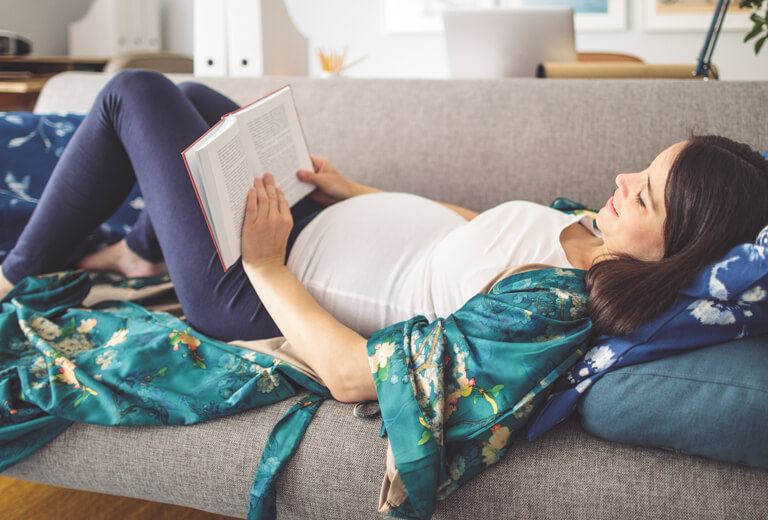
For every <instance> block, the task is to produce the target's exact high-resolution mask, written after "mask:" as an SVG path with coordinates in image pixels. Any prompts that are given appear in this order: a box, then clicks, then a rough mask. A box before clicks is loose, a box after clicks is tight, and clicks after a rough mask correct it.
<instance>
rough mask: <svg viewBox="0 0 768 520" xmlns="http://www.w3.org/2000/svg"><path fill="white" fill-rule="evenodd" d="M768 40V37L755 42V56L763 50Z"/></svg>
mask: <svg viewBox="0 0 768 520" xmlns="http://www.w3.org/2000/svg"><path fill="white" fill-rule="evenodd" d="M766 39H768V35H766V36H763V37H762V38H760V39H759V40H757V41H756V42H755V54H757V53H759V52H760V49H762V48H763V44H764V43H765V40H766Z"/></svg>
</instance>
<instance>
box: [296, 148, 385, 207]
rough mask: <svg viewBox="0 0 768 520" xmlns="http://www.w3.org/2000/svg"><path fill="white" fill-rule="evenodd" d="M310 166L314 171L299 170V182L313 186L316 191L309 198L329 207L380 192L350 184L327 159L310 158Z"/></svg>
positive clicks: (353, 183)
mask: <svg viewBox="0 0 768 520" xmlns="http://www.w3.org/2000/svg"><path fill="white" fill-rule="evenodd" d="M312 166H313V167H314V169H315V171H314V172H310V171H307V170H299V171H298V173H297V176H298V177H299V180H301V181H304V182H308V183H310V184H314V185H315V186H317V189H316V190H315V191H314V192H312V194H311V195H310V197H311V198H312V199H313V200H315V201H317V202H319V203H321V204H325V205H326V206H327V205H330V204H333V203H334V202H339V201H341V200H345V199H348V198H350V197H355V196H357V195H363V194H365V193H376V192H378V191H380V190H377V189H375V188H371V187H368V186H364V185H362V184H358V183H356V182H352V181H350V180H349V179H347V178H346V177H342V176H341V174H340V173H339V172H338V171H336V168H334V167H333V166H332V165H331V163H330V162H328V159H325V158H323V157H316V156H314V155H313V156H312Z"/></svg>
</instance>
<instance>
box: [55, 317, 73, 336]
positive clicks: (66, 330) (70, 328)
mask: <svg viewBox="0 0 768 520" xmlns="http://www.w3.org/2000/svg"><path fill="white" fill-rule="evenodd" d="M73 330H75V318H72V321H70V322H69V323H68V324H67V325H65V326H64V327H62V329H61V336H60V337H59V339H62V340H63V339H67V338H68V337H69V336H71V335H72V331H73Z"/></svg>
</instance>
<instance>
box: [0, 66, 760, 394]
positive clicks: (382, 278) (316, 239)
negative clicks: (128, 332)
mask: <svg viewBox="0 0 768 520" xmlns="http://www.w3.org/2000/svg"><path fill="white" fill-rule="evenodd" d="M236 108H237V106H236V105H235V104H234V103H233V102H232V101H230V100H229V99H227V98H226V97H224V96H222V95H220V94H218V93H216V92H214V91H212V90H210V89H208V88H206V87H204V86H201V85H198V84H182V85H180V86H178V87H177V86H176V85H174V84H173V83H172V82H170V81H169V80H167V79H166V78H165V77H163V76H162V75H160V74H155V73H151V72H146V71H126V72H122V73H120V74H118V75H117V76H116V77H114V78H113V79H112V80H110V82H109V83H108V84H107V85H106V86H105V87H104V89H103V90H102V92H101V93H100V94H99V96H98V97H97V99H96V101H95V103H94V105H93V108H92V109H91V111H90V113H89V114H88V115H87V117H86V118H85V120H84V121H83V123H82V124H81V126H80V127H79V129H78V130H77V132H76V134H75V136H74V137H73V139H72V141H71V142H70V143H69V145H68V147H67V148H66V150H65V152H64V154H63V155H62V157H61V159H60V161H59V162H58V164H57V166H56V168H55V170H54V172H53V174H52V177H51V179H50V182H49V184H48V185H47V187H46V189H45V192H44V194H43V195H42V198H41V200H40V203H39V205H38V207H37V208H36V210H35V212H34V214H33V216H32V218H31V219H30V221H29V223H28V225H27V227H26V228H25V230H24V232H23V233H22V235H21V237H20V238H19V240H18V242H17V244H16V246H15V248H14V249H13V250H12V251H11V252H10V253H9V255H8V257H7V259H6V260H5V262H4V263H3V265H2V266H1V269H2V280H1V281H0V283H1V284H2V288H0V295H2V294H5V293H7V292H8V291H9V290H10V289H11V288H12V287H13V286H14V285H15V284H17V283H19V282H20V281H21V280H22V279H23V278H24V277H26V276H29V275H37V274H41V273H46V272H51V271H55V270H59V269H62V268H65V267H67V266H71V265H74V264H76V263H79V265H80V266H82V267H86V268H99V269H109V270H114V271H119V272H121V273H123V274H125V275H129V276H133V275H147V274H153V273H156V272H159V271H160V270H162V269H164V265H163V262H164V264H165V265H166V266H167V269H168V272H169V273H170V276H171V279H172V280H173V282H174V285H175V289H176V293H177V295H178V298H179V300H180V302H181V305H182V308H183V310H184V312H185V314H186V316H187V318H188V320H189V323H190V324H191V325H192V326H193V327H195V328H196V329H197V330H198V331H200V332H203V333H205V334H207V335H209V336H212V337H214V338H217V339H222V340H232V339H258V338H266V337H272V336H278V335H284V336H286V338H287V339H288V340H289V341H290V342H291V343H292V344H293V345H294V347H295V348H296V349H297V351H298V352H300V354H301V356H302V357H303V358H304V359H305V361H306V362H307V364H308V365H309V366H311V367H312V368H313V369H314V370H315V371H316V372H317V374H319V376H320V377H321V378H322V379H323V381H324V382H325V383H326V384H327V385H328V387H329V389H330V391H331V393H332V395H333V396H334V397H335V398H337V399H339V400H341V401H359V400H363V399H376V397H377V395H376V386H375V383H374V380H373V378H372V375H371V374H372V367H371V359H373V358H369V356H368V354H369V352H367V351H366V342H367V339H366V338H367V337H369V336H371V335H372V334H374V333H375V332H376V331H377V330H379V329H382V328H384V327H387V326H389V325H391V324H393V323H396V322H399V321H403V320H408V319H410V318H412V317H414V316H416V315H423V316H424V317H425V319H426V320H427V321H432V320H435V319H437V318H440V317H446V316H448V315H450V314H452V313H455V312H457V311H459V310H460V309H461V308H462V306H463V305H465V304H466V303H467V301H469V300H470V299H471V298H472V297H474V296H475V295H476V294H478V293H479V292H481V291H483V290H484V289H487V288H488V287H490V286H492V285H493V283H494V282H496V281H498V280H499V279H501V278H503V277H504V276H506V275H508V274H510V273H511V272H514V270H515V269H516V268H518V267H520V266H528V267H523V268H522V269H518V271H520V270H531V269H534V268H536V267H531V266H530V265H529V264H543V265H544V266H553V267H559V268H565V269H573V268H576V269H580V270H585V271H588V275H587V283H588V285H587V287H588V288H589V291H590V302H589V305H590V307H589V309H590V317H591V320H592V323H593V324H594V327H595V328H596V330H598V331H599V332H601V333H609V334H620V333H625V332H628V331H630V330H632V329H633V328H635V327H637V326H639V325H641V324H643V323H645V322H647V321H648V320H649V319H651V318H653V317H654V316H656V315H657V314H658V313H659V312H660V311H662V310H663V309H664V308H665V307H666V306H668V305H669V304H670V303H671V302H672V301H673V299H674V297H675V294H676V292H677V290H678V289H679V288H680V287H681V286H682V285H684V284H685V283H686V281H687V280H689V279H690V276H691V275H692V274H693V273H695V272H697V271H698V270H700V269H701V268H702V267H704V266H705V265H707V264H708V263H710V262H712V261H714V260H717V259H718V258H719V257H720V256H721V255H722V254H723V253H724V252H725V251H727V250H728V249H729V248H730V247H732V246H733V245H735V244H739V243H741V242H746V241H750V240H754V238H755V236H756V235H757V233H758V231H759V230H760V229H761V228H762V227H763V226H764V225H765V224H766V223H768V205H766V204H765V201H766V200H768V174H767V173H766V171H767V168H766V161H765V160H763V158H762V157H761V156H760V155H759V154H757V153H756V152H753V151H752V150H750V149H749V148H748V147H747V146H745V145H741V144H737V143H734V142H732V141H730V140H728V139H725V138H721V137H698V138H692V139H690V140H688V141H684V142H680V143H676V144H673V145H672V146H670V147H669V148H667V149H666V150H664V151H662V152H661V153H660V154H659V155H658V156H657V157H656V158H654V159H653V161H652V162H651V163H650V165H649V166H648V167H647V168H646V169H644V170H642V171H640V172H636V173H623V174H620V175H618V176H617V178H616V187H615V188H614V195H613V196H612V197H611V198H610V199H609V200H608V201H607V203H606V204H605V206H604V207H603V208H602V209H601V210H600V212H599V213H598V215H597V219H596V222H593V221H592V219H591V218H590V217H589V216H586V215H581V216H572V215H566V214H563V213H561V212H559V211H556V210H554V209H550V208H548V207H544V206H540V205H538V204H533V203H530V202H525V201H513V202H508V203H505V204H501V205H499V206H497V207H495V208H491V209H489V210H487V211H485V212H483V213H481V214H477V213H475V212H473V211H471V210H468V209H465V208H460V207H456V206H453V205H450V204H445V203H439V202H434V201H431V200H428V199H425V198H423V197H419V196H416V195H409V194H402V193H382V192H379V191H378V190H376V189H374V188H371V187H368V186H363V185H360V184H357V183H355V182H352V181H350V180H348V179H346V178H344V177H342V176H341V175H340V174H339V173H338V172H337V171H336V170H335V169H334V168H333V167H332V166H331V165H330V163H329V162H328V161H326V160H324V159H321V158H317V157H315V158H313V162H314V166H315V171H314V172H307V171H301V172H298V173H297V175H299V178H300V179H301V180H302V181H305V182H310V183H313V184H315V185H316V186H317V190H316V192H315V194H314V196H313V197H312V198H311V199H306V200H304V201H302V202H301V203H299V204H298V205H296V206H295V207H294V208H293V209H291V208H288V207H287V204H286V202H285V199H284V197H283V196H282V194H281V192H280V191H279V190H278V189H277V188H276V187H275V185H274V181H273V179H272V177H271V176H270V175H269V174H266V175H264V177H263V179H261V178H259V179H256V180H255V182H254V187H253V188H252V189H251V190H250V192H249V193H248V194H247V197H248V203H247V212H246V217H245V222H244V225H243V246H242V262H239V263H237V264H235V266H233V267H232V268H231V269H230V270H228V271H227V272H223V271H222V268H221V265H220V263H219V261H218V258H217V254H216V251H215V249H214V246H213V243H212V240H211V238H210V236H209V233H208V229H207V227H206V224H205V221H204V219H203V215H202V212H201V211H200V208H199V207H198V203H197V200H196V197H195V194H194V191H193V189H192V185H191V183H190V182H189V179H188V175H187V172H186V170H185V167H184V164H183V161H182V159H181V152H182V150H184V149H185V148H186V147H187V146H188V145H189V144H190V143H191V142H193V141H194V140H195V139H196V138H197V137H198V136H199V135H201V134H202V133H203V132H205V131H206V130H207V129H208V128H209V127H210V125H212V124H213V123H214V122H215V121H217V120H218V119H219V117H220V116H221V115H222V114H224V113H227V112H230V111H232V110H235V109H236ZM135 182H138V183H139V185H140V187H141V191H142V194H143V196H144V199H145V201H146V210H145V212H144V213H143V214H142V216H141V218H140V219H139V221H138V222H137V223H136V225H135V226H134V227H133V229H132V231H131V232H130V233H129V235H128V236H127V237H126V238H125V240H123V241H122V242H119V243H117V244H115V245H113V246H111V247H110V248H108V249H106V250H103V251H100V252H98V253H96V254H94V255H91V256H89V257H86V258H84V259H73V258H69V257H68V254H67V252H68V251H69V250H70V249H71V246H72V244H76V243H78V242H80V241H82V240H83V239H84V238H85V237H86V236H87V235H88V234H89V233H90V232H91V231H92V230H93V229H95V228H96V227H97V226H98V225H99V224H100V223H101V222H102V221H103V220H105V219H107V218H108V217H109V216H110V215H111V214H112V212H114V211H115V209H116V208H118V207H119V206H120V204H121V203H122V202H123V200H124V198H125V197H126V196H127V194H128V193H129V191H130V189H131V188H132V186H133V185H134V183H135ZM244 196H245V195H244ZM598 229H599V231H598ZM286 259H287V262H286ZM538 267H539V268H540V267H541V265H539V266H538ZM584 296H586V295H584ZM574 301H575V300H574ZM510 334H513V331H511V332H510ZM374 372H375V371H374Z"/></svg>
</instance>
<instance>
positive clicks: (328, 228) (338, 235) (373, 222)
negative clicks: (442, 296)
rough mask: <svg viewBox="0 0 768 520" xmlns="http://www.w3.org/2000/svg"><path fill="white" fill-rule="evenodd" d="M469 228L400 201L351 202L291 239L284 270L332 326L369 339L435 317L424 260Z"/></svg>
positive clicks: (451, 216)
mask: <svg viewBox="0 0 768 520" xmlns="http://www.w3.org/2000/svg"><path fill="white" fill-rule="evenodd" d="M463 224H466V220H464V219H463V218H462V217H460V216H459V215H457V214H456V213H455V212H453V211H451V210H450V209H448V208H446V207H444V206H442V205H441V204H439V203H436V202H434V201H431V200H429V199H426V198H424V197H419V196H416V195H410V194H405V193H376V194H371V195H363V196H359V197H354V198H351V199H348V200H346V201H343V202H340V203H337V204H334V205H333V206H330V207H329V208H327V209H325V210H323V211H322V212H321V213H320V214H319V215H318V216H317V217H316V218H315V219H314V220H313V221H312V222H311V223H310V224H309V225H307V227H306V228H304V229H303V230H302V232H301V233H300V234H299V236H298V238H297V239H296V243H295V244H294V246H293V248H292V250H291V254H290V256H289V258H288V264H287V265H288V268H289V269H290V270H291V271H292V272H293V273H294V274H295V275H296V276H297V277H298V278H299V280H300V281H301V282H302V284H304V286H305V287H307V289H308V290H309V292H310V293H311V294H312V296H313V297H314V298H315V299H316V300H317V301H318V303H320V305H321V306H322V307H323V308H325V309H326V310H327V311H329V312H330V313H331V314H332V315H333V316H334V317H336V319H338V320H339V321H341V322H342V323H344V324H345V325H347V326H348V327H350V328H352V329H354V330H356V331H357V332H358V333H360V334H362V335H364V336H368V335H370V334H371V333H373V332H375V331H376V330H379V329H381V328H383V327H385V326H387V325H390V324H392V323H395V322H397V321H401V320H404V319H408V318H411V317H412V316H414V315H417V314H426V315H427V316H428V317H431V316H430V314H433V313H434V310H433V306H432V302H431V295H430V286H431V283H430V278H431V273H430V267H429V262H428V258H429V257H430V254H431V251H432V249H433V248H434V247H435V245H436V243H437V242H438V241H439V240H440V239H441V238H442V237H443V236H445V235H446V234H448V233H450V232H451V231H452V230H454V229H456V228H457V227H459V226H461V225H463Z"/></svg>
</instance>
